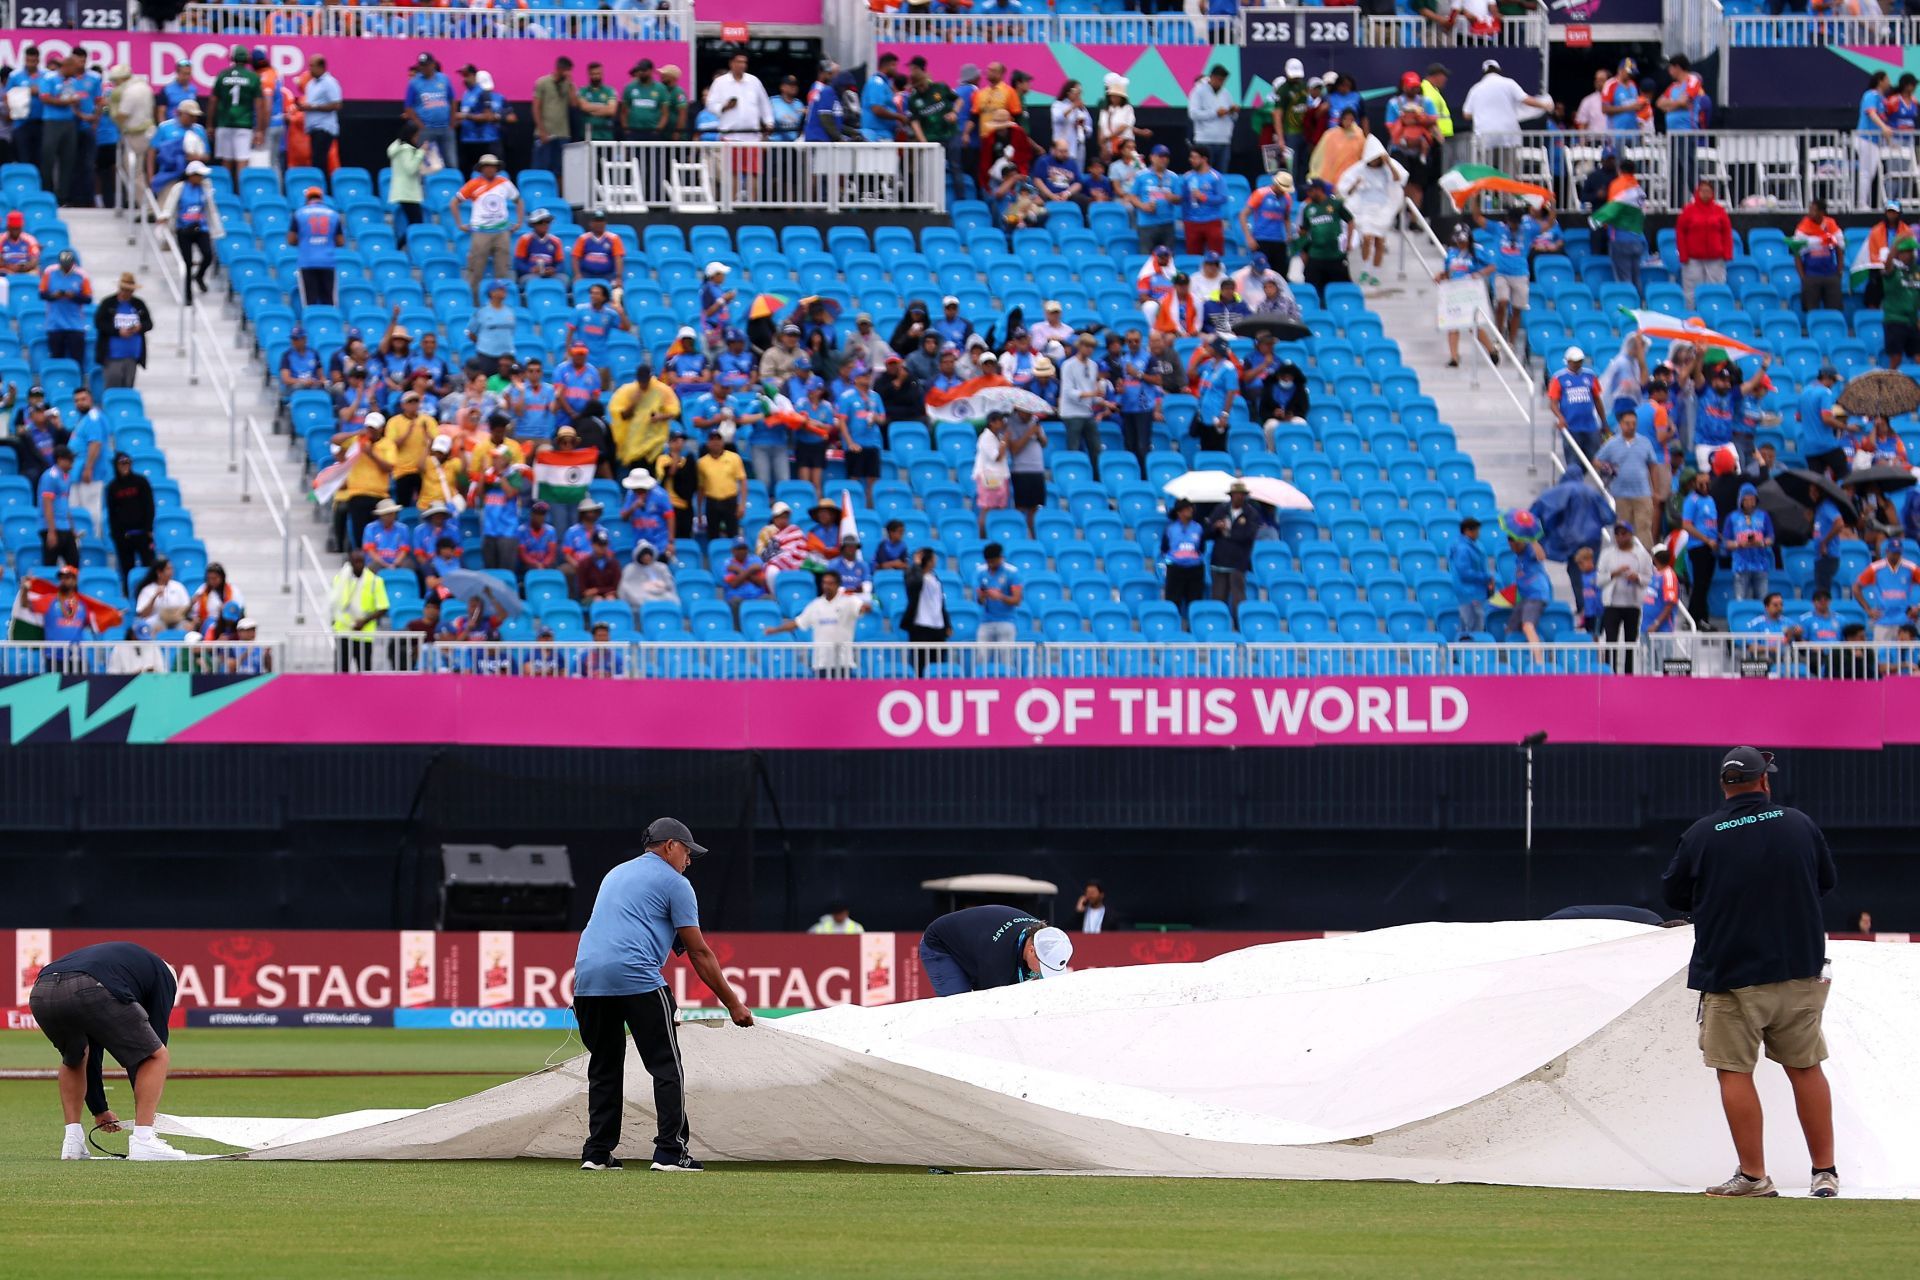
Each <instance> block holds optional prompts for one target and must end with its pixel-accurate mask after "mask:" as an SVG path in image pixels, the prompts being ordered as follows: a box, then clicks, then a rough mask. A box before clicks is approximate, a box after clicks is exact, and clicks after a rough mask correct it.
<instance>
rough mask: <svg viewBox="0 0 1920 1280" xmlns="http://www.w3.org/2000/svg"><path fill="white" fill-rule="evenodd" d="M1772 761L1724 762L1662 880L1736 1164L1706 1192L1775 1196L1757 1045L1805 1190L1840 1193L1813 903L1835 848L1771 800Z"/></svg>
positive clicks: (1819, 937) (1809, 823)
mask: <svg viewBox="0 0 1920 1280" xmlns="http://www.w3.org/2000/svg"><path fill="white" fill-rule="evenodd" d="M1776 772H1778V770H1777V768H1776V767H1775V765H1774V763H1773V754H1772V753H1771V752H1766V751H1756V750H1755V749H1754V748H1752V747H1735V748H1734V749H1733V750H1732V751H1729V752H1728V753H1727V754H1726V756H1725V757H1724V758H1722V760H1721V761H1720V789H1721V791H1722V792H1723V793H1724V795H1725V796H1726V802H1725V803H1724V804H1722V805H1721V806H1720V807H1719V808H1718V809H1716V810H1714V811H1713V812H1712V813H1710V814H1708V815H1707V816H1706V817H1704V818H1702V819H1700V821H1698V822H1696V823H1694V824H1693V825H1692V826H1691V827H1689V828H1687V833H1686V834H1685V835H1683V836H1681V837H1680V844H1679V847H1678V848H1677V849H1675V850H1674V855H1673V862H1672V863H1671V864H1670V865H1669V866H1668V867H1667V870H1666V874H1665V875H1664V876H1663V877H1662V880H1663V882H1664V885H1665V889H1666V898H1667V903H1668V905H1669V906H1671V907H1673V908H1675V909H1676V910H1679V911H1689V912H1691V913H1692V915H1693V927H1694V937H1693V961H1692V963H1691V964H1690V965H1689V966H1688V968H1687V985H1688V986H1689V987H1691V988H1693V989H1694V990H1695V991H1698V992H1700V993H1701V994H1700V1011H1699V1022H1700V1052H1701V1055H1702V1056H1703V1057H1704V1058H1705V1060H1706V1064H1707V1065H1708V1066H1709V1067H1712V1068H1713V1069H1714V1070H1715V1071H1716V1072H1718V1073H1719V1077H1720V1105H1721V1106H1722V1107H1723V1108H1724V1109H1725V1111H1726V1113H1727V1127H1728V1129H1729V1130H1731V1131H1732V1134H1733V1147H1734V1151H1735V1153H1736V1154H1737V1155H1738V1156H1739V1158H1740V1167H1739V1168H1738V1169H1736V1170H1734V1173H1733V1176H1732V1177H1731V1178H1728V1179H1727V1180H1726V1181H1725V1182H1722V1183H1720V1184H1719V1185H1718V1186H1713V1187H1708V1188H1707V1194H1708V1195H1710V1196H1777V1195H1779V1194H1780V1193H1779V1191H1778V1190H1776V1189H1775V1187H1774V1184H1773V1179H1772V1178H1770V1177H1768V1176H1767V1165H1766V1156H1765V1151H1764V1146H1763V1143H1762V1131H1763V1119H1762V1115H1761V1110H1760V1094H1759V1091H1758V1090H1757V1089H1755V1088H1754V1083H1753V1072H1754V1068H1755V1067H1757V1066H1758V1065H1759V1060H1760V1050H1761V1048H1762V1047H1763V1046H1764V1047H1765V1049H1766V1053H1767V1056H1768V1057H1769V1058H1772V1059H1773V1060H1774V1061H1775V1062H1777V1063H1779V1064H1780V1065H1781V1067H1782V1068H1784V1069H1785V1071H1786V1073H1787V1079H1788V1081H1789V1082H1791V1084H1792V1085H1793V1100H1794V1106H1795V1109H1796V1110H1797V1111H1798V1112H1799V1116H1800V1128H1801V1130H1802V1131H1803V1132H1804V1133H1805V1134H1806V1139H1807V1153H1808V1155H1810V1156H1811V1157H1812V1160H1813V1172H1812V1180H1811V1192H1812V1194H1813V1195H1814V1196H1815V1197H1817V1198H1820V1199H1830V1198H1832V1197H1834V1196H1837V1195H1839V1194H1840V1175H1839V1172H1838V1170H1837V1169H1836V1168H1835V1166H1834V1158H1833V1094H1832V1092H1831V1091H1830V1090H1829V1088H1828V1086H1827V1077H1826V1074H1825V1073H1824V1072H1823V1071H1822V1070H1821V1069H1820V1064H1821V1062H1822V1061H1824V1060H1825V1059H1826V1056H1827V1042H1826V1038H1825V1037H1824V1036H1823V1035H1822V1034H1821V1030H1820V1018H1821V1014H1822V1012H1823V1011H1824V1010H1825V1009H1826V1006H1827V993H1828V991H1829V990H1831V983H1830V981H1829V973H1828V970H1827V967H1826V958H1825V952H1826V941H1827V935H1826V929H1825V926H1824V923H1823V921H1822V919H1821V911H1820V899H1821V898H1823V897H1825V896H1826V895H1827V894H1828V893H1829V892H1831V891H1832V889H1833V885H1834V878H1835V876H1834V868H1833V853H1832V851H1831V850H1829V849H1828V848H1827V841H1826V837H1825V836H1823V835H1821V834H1820V828H1819V827H1817V826H1815V825H1814V822H1813V819H1811V818H1809V817H1807V815H1806V814H1804V813H1801V812H1800V811H1799V810H1798V809H1790V808H1787V807H1786V806H1785V805H1781V804H1777V803H1775V802H1774V799H1773V788H1772V784H1771V783H1770V782H1769V781H1768V778H1769V777H1770V776H1771V775H1772V774H1774V773H1776Z"/></svg>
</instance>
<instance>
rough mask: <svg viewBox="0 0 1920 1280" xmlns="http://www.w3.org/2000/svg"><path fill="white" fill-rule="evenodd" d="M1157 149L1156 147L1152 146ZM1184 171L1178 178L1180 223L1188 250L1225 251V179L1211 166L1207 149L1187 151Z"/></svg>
mask: <svg viewBox="0 0 1920 1280" xmlns="http://www.w3.org/2000/svg"><path fill="white" fill-rule="evenodd" d="M1154 150H1155V151H1158V150H1159V148H1158V147H1156V148H1154ZM1187 165H1188V168H1187V172H1186V173H1185V174H1183V175H1182V176H1181V178H1180V227H1181V231H1182V233H1183V234H1184V235H1185V236H1186V240H1187V252H1188V253H1219V254H1224V253H1226V251H1227V224H1226V216H1227V179H1226V176H1225V175H1224V174H1222V173H1221V172H1220V171H1219V170H1218V169H1216V168H1214V166H1213V161H1212V160H1211V159H1210V157H1209V154H1208V149H1207V148H1206V147H1203V146H1199V145H1197V144H1196V145H1195V146H1193V147H1191V148H1190V149H1189V150H1188V151H1187Z"/></svg>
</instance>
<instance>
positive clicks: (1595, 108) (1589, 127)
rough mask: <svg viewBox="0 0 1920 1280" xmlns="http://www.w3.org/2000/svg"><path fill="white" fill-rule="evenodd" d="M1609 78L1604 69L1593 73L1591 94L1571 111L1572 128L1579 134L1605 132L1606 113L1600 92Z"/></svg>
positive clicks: (1601, 68)
mask: <svg viewBox="0 0 1920 1280" xmlns="http://www.w3.org/2000/svg"><path fill="white" fill-rule="evenodd" d="M1609 78H1610V77H1609V75H1608V73H1607V69H1606V68H1605V67H1600V68H1598V69H1597V70H1595V71H1594V73H1593V92H1592V93H1590V94H1588V95H1587V96H1586V97H1584V98H1582V99H1580V105H1579V106H1578V107H1575V108H1574V111H1573V127H1574V128H1575V129H1576V130H1578V131H1579V132H1581V133H1605V132H1606V131H1607V112H1606V108H1605V107H1603V106H1602V105H1601V103H1600V91H1601V90H1602V89H1604V88H1605V87H1606V84H1607V80H1608V79H1609Z"/></svg>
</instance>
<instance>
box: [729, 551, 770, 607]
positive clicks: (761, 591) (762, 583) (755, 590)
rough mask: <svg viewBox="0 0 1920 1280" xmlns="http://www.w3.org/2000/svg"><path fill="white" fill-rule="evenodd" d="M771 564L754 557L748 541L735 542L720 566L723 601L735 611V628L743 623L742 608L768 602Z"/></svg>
mask: <svg viewBox="0 0 1920 1280" xmlns="http://www.w3.org/2000/svg"><path fill="white" fill-rule="evenodd" d="M768 594H769V592H768V591H767V563H766V561H764V560H762V559H761V558H760V557H759V556H756V555H754V554H753V550H752V548H750V547H749V546H748V545H747V540H746V539H745V538H735V539H734V540H733V547H732V549H731V550H730V551H729V552H728V553H727V559H726V562H725V563H724V564H722V565H721V566H720V598H721V599H722V600H725V601H726V602H727V604H728V605H730V606H731V607H732V609H733V618H734V625H735V626H738V625H739V623H740V606H741V604H742V603H744V602H745V601H748V600H764V599H766V598H767V596H768Z"/></svg>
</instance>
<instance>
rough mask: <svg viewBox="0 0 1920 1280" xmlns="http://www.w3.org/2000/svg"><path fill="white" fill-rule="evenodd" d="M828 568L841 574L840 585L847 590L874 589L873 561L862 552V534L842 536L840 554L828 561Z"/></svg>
mask: <svg viewBox="0 0 1920 1280" xmlns="http://www.w3.org/2000/svg"><path fill="white" fill-rule="evenodd" d="M827 568H829V569H831V570H832V571H833V572H835V573H837V574H839V575H840V585H841V587H842V588H844V589H845V590H847V591H854V592H862V591H868V590H871V589H872V586H873V563H872V561H870V560H868V559H867V558H866V557H865V556H864V555H862V554H861V553H860V535H859V534H857V533H849V534H845V535H843V536H842V537H841V539H840V551H839V554H837V555H835V556H834V557H833V558H832V559H831V560H828V561H827Z"/></svg>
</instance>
